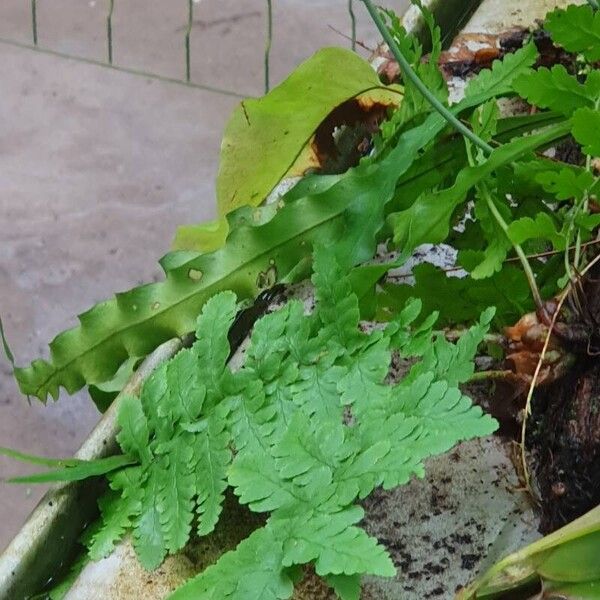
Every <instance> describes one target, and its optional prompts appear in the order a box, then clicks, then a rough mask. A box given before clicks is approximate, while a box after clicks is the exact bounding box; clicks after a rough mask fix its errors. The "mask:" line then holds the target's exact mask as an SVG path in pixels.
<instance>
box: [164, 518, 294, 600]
mask: <svg viewBox="0 0 600 600" xmlns="http://www.w3.org/2000/svg"><path fill="white" fill-rule="evenodd" d="M282 559H283V544H282V542H281V540H279V539H277V537H276V536H275V535H274V533H273V531H272V530H271V528H269V527H263V528H262V529H258V530H257V531H255V532H254V533H253V534H251V535H250V536H249V537H248V538H246V539H245V540H244V541H243V542H241V543H240V544H239V545H238V547H237V548H236V549H235V550H233V551H231V552H227V554H224V555H223V556H222V557H221V558H220V559H219V561H218V562H217V563H216V564H215V565H213V566H211V567H208V569H206V570H205V571H204V572H203V573H202V575H201V576H200V577H197V578H196V579H193V580H192V581H190V582H189V583H187V584H186V585H184V586H183V587H181V588H179V589H178V590H177V591H176V592H175V593H173V594H172V595H171V596H170V600H286V599H287V598H291V596H292V593H293V591H294V584H293V582H292V580H291V578H290V577H289V576H288V575H287V573H286V571H285V570H284V569H283V568H282V564H281V563H282Z"/></svg>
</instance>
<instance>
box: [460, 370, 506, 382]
mask: <svg viewBox="0 0 600 600" xmlns="http://www.w3.org/2000/svg"><path fill="white" fill-rule="evenodd" d="M511 375H514V373H513V372H512V371H508V370H506V371H477V373H473V375H471V377H469V382H473V381H488V380H489V379H506V378H507V377H510V376H511Z"/></svg>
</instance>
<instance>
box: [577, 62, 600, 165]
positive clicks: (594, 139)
mask: <svg viewBox="0 0 600 600" xmlns="http://www.w3.org/2000/svg"><path fill="white" fill-rule="evenodd" d="M599 56H600V54H599ZM598 131H600V111H598V110H592V109H591V108H580V109H579V110H577V111H575V114H574V115H573V137H574V138H575V139H576V140H577V141H578V142H579V143H580V144H581V145H582V146H583V151H584V152H585V153H586V154H588V155H589V156H600V137H599V136H598Z"/></svg>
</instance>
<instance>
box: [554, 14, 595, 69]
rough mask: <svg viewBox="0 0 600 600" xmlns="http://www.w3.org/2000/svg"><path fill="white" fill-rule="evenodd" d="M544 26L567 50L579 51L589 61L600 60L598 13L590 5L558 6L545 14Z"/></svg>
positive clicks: (555, 40) (557, 42)
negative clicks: (562, 7)
mask: <svg viewBox="0 0 600 600" xmlns="http://www.w3.org/2000/svg"><path fill="white" fill-rule="evenodd" d="M544 27H545V28H546V30H547V31H548V32H549V33H550V35H551V36H552V40H553V41H554V42H555V43H556V44H560V45H561V46H562V47H563V48H564V49H565V50H567V51H568V52H580V53H582V54H583V55H584V56H585V58H586V59H587V60H589V61H590V62H593V61H596V60H600V13H598V12H597V11H594V10H593V9H592V7H591V6H588V5H583V6H575V5H571V6H568V7H567V8H566V9H561V8H559V9H557V10H555V11H553V12H551V13H550V14H548V15H547V16H546V22H545V24H544Z"/></svg>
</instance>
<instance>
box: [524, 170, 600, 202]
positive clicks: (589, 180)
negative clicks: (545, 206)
mask: <svg viewBox="0 0 600 600" xmlns="http://www.w3.org/2000/svg"><path fill="white" fill-rule="evenodd" d="M536 181H538V182H539V183H540V184H542V186H543V188H544V190H545V191H546V192H549V193H550V194H552V195H553V196H555V197H556V199H557V200H569V199H571V198H576V199H577V200H581V199H583V197H584V195H585V194H586V192H588V191H590V192H591V191H592V188H593V187H594V176H593V175H592V174H591V173H590V172H589V171H581V172H576V171H574V170H573V169H569V168H564V169H561V170H560V171H543V172H541V173H540V174H539V175H537V177H536Z"/></svg>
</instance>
